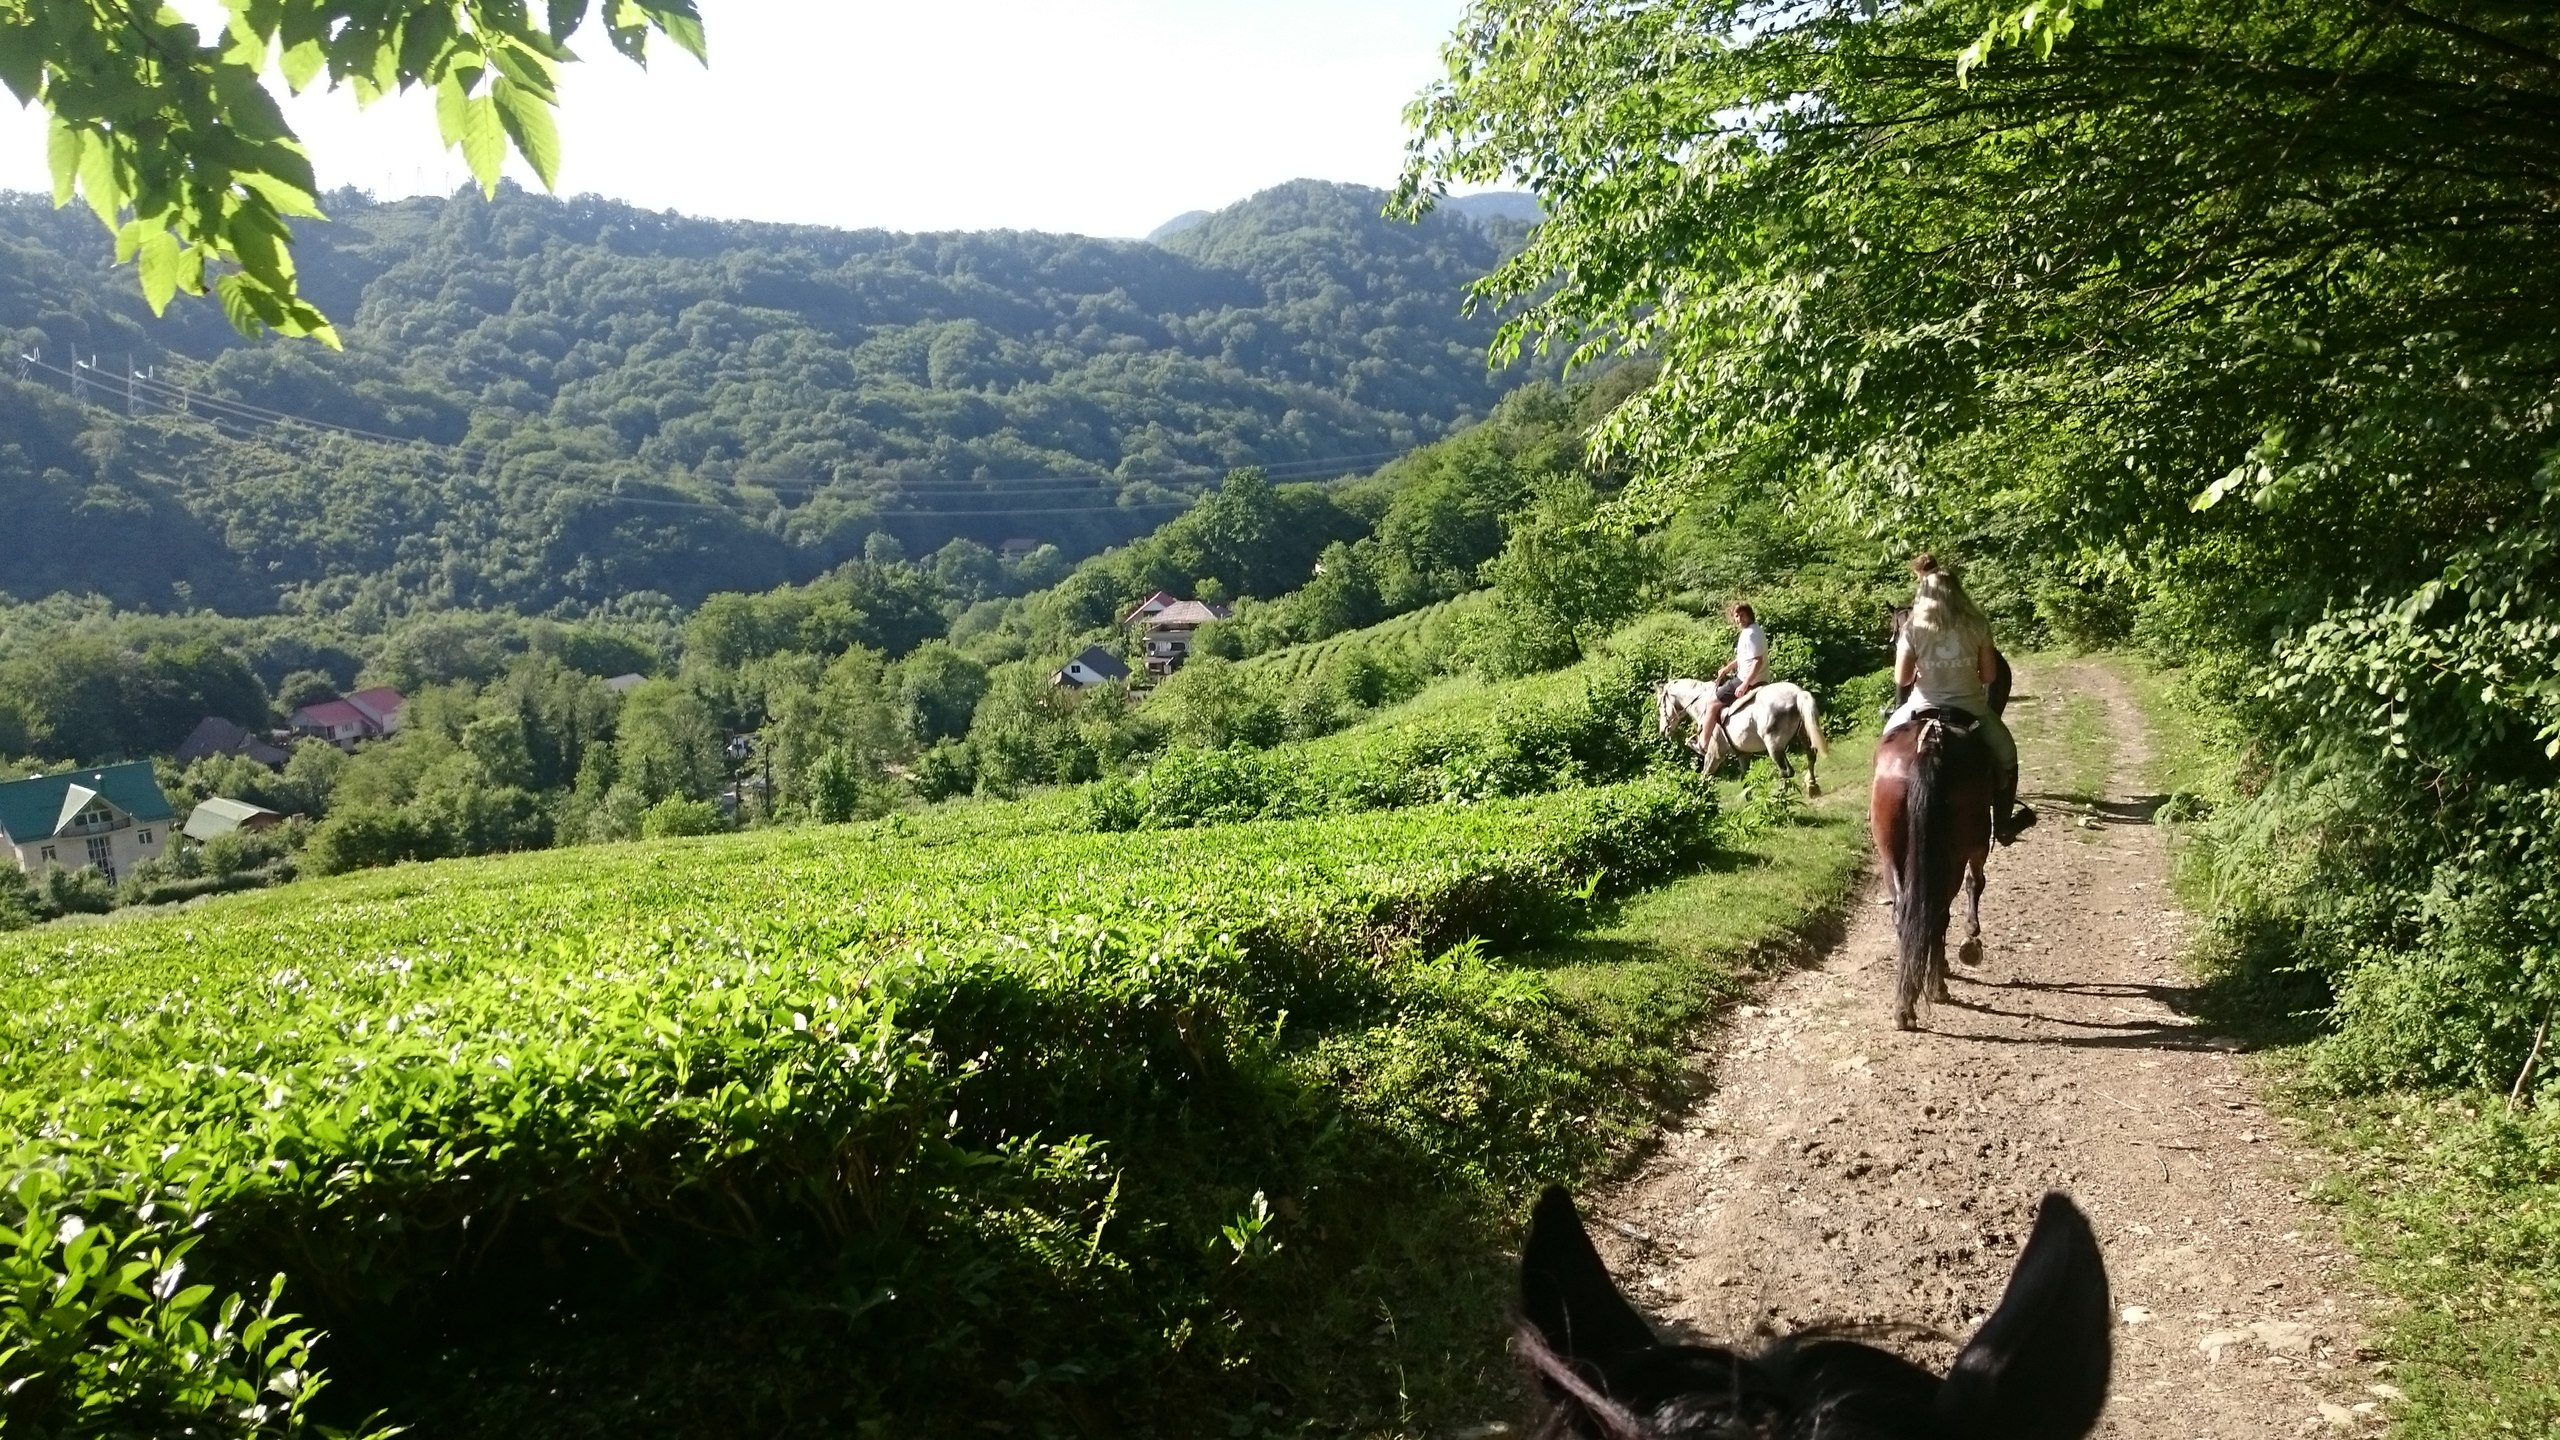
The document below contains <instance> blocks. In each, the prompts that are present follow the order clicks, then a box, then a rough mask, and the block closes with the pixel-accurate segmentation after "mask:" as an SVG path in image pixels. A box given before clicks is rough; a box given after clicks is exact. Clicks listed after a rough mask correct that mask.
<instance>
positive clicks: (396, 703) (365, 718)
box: [292, 685, 409, 750]
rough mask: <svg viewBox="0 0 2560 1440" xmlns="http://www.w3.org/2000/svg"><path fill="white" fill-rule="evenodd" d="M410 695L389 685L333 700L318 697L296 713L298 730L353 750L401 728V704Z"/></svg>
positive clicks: (403, 703) (295, 730) (295, 720)
mask: <svg viewBox="0 0 2560 1440" xmlns="http://www.w3.org/2000/svg"><path fill="white" fill-rule="evenodd" d="M408 703H409V701H408V697H406V696H404V695H402V694H401V693H400V692H399V691H397V690H394V689H392V688H391V687H390V686H388V685H378V686H375V687H374V688H373V689H370V690H358V691H357V692H355V693H354V694H352V695H341V696H338V697H336V698H335V699H330V700H315V701H313V702H311V703H310V704H308V705H305V706H303V707H302V708H301V709H299V710H296V711H294V712H293V718H292V724H293V729H294V733H296V734H299V735H316V736H318V737H319V738H321V739H323V740H327V741H331V742H333V743H335V744H337V745H339V746H342V747H344V748H346V749H349V750H352V749H354V748H355V747H356V745H357V743H358V742H360V741H365V740H379V739H381V738H382V737H383V736H385V735H396V734H398V733H399V731H400V707H401V706H403V705H406V704H408Z"/></svg>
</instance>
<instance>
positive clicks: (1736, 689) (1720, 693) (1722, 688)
mask: <svg viewBox="0 0 2560 1440" xmlns="http://www.w3.org/2000/svg"><path fill="white" fill-rule="evenodd" d="M1741 693H1742V677H1741V676H1739V675H1727V676H1726V677H1724V678H1723V679H1721V680H1719V681H1717V682H1716V703H1717V704H1719V705H1730V704H1732V703H1733V697H1734V696H1736V695H1739V694H1741Z"/></svg>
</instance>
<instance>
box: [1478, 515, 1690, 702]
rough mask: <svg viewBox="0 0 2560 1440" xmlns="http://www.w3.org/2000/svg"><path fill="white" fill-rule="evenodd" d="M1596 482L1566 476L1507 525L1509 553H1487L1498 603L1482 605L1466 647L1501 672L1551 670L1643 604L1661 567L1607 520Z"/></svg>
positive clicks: (1487, 669)
mask: <svg viewBox="0 0 2560 1440" xmlns="http://www.w3.org/2000/svg"><path fill="white" fill-rule="evenodd" d="M1598 515H1599V501H1598V496H1597V495H1596V494H1594V493H1593V491H1592V489H1591V486H1590V485H1589V483H1588V482H1585V481H1582V480H1580V479H1578V478H1577V479H1573V480H1568V481H1561V482H1557V483H1555V484H1552V485H1550V486H1548V487H1546V488H1545V489H1543V490H1541V491H1540V492H1539V494H1538V497H1537V500H1536V503H1535V504H1533V505H1532V506H1530V508H1529V509H1527V510H1526V511H1524V512H1522V513H1521V514H1519V515H1517V516H1515V517H1513V518H1512V519H1511V520H1510V521H1509V522H1508V523H1506V525H1505V526H1504V530H1505V534H1504V537H1503V543H1502V553H1501V554H1499V555H1496V556H1495V557H1494V558H1493V559H1491V560H1489V561H1487V562H1485V567H1484V578H1485V579H1486V580H1487V581H1489V582H1491V584H1492V586H1493V595H1494V599H1493V604H1492V605H1491V606H1490V607H1489V608H1487V609H1486V610H1483V611H1480V612H1478V614H1477V616H1476V626H1475V628H1474V629H1473V630H1472V631H1471V632H1470V633H1469V634H1468V635H1467V636H1466V639H1465V641H1464V648H1465V650H1466V654H1467V658H1468V659H1469V661H1470V662H1472V663H1473V664H1474V665H1475V667H1476V668H1477V669H1479V670H1482V671H1483V672H1484V673H1486V674H1488V675H1492V676H1497V677H1499V676H1510V675H1528V674H1532V673H1535V672H1537V671H1540V670H1551V669H1554V668H1555V667H1556V666H1558V665H1561V664H1565V663H1568V662H1570V661H1572V660H1574V659H1576V658H1578V657H1580V656H1581V655H1582V654H1583V652H1584V647H1585V646H1586V645H1588V644H1589V643H1591V642H1592V641H1595V640H1597V639H1598V638H1599V637H1600V636H1602V635H1605V634H1607V633H1608V632H1609V631H1610V630H1611V629H1613V628H1614V627H1615V626H1616V625H1617V624H1618V622H1619V621H1621V620H1624V619H1626V618H1627V617H1628V616H1631V615H1634V614H1636V613H1638V612H1639V611H1641V610H1642V609H1644V605H1645V599H1646V594H1645V590H1646V581H1647V579H1648V576H1649V572H1650V571H1651V569H1652V567H1651V565H1650V564H1649V563H1648V556H1647V554H1646V547H1645V546H1644V545H1643V544H1642V543H1641V542H1640V541H1638V540H1636V539H1634V538H1633V537H1631V536H1628V535H1625V534H1622V533H1617V532H1614V531H1611V530H1608V529H1604V528H1602V527H1601V526H1600V525H1599V524H1598V523H1597V522H1598Z"/></svg>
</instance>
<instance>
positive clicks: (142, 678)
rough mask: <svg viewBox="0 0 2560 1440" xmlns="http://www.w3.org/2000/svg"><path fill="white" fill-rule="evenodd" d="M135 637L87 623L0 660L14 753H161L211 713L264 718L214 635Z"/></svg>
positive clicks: (258, 694) (258, 722) (247, 678)
mask: <svg viewBox="0 0 2560 1440" xmlns="http://www.w3.org/2000/svg"><path fill="white" fill-rule="evenodd" d="M133 638H134V639H136V640H138V641H139V642H140V643H121V642H123V641H124V640H125V637H120V636H115V635H112V634H107V633H100V632H99V631H98V630H95V629H90V628H83V629H80V630H75V631H72V632H71V633H68V634H57V635H55V636H53V637H51V639H50V640H49V642H48V643H46V644H44V645H41V646H37V647H32V648H29V649H27V650H23V651H20V652H18V653H16V654H14V655H11V656H9V657H8V658H7V659H6V660H5V661H0V697H6V699H5V702H0V704H5V706H6V708H7V710H8V711H10V712H11V713H12V715H13V716H14V720H15V723H14V725H12V726H11V727H10V728H13V729H15V730H16V731H17V733H16V734H15V735H14V736H0V738H6V739H9V740H11V741H12V743H13V745H14V748H15V749H16V751H17V752H18V753H30V752H32V753H35V754H40V755H43V756H46V757H48V758H52V759H65V760H69V759H79V760H88V761H92V762H102V761H108V760H119V759H137V758H140V757H143V756H146V755H151V754H154V753H165V752H166V751H168V750H170V749H173V748H175V746H176V745H177V743H178V742H179V741H180V740H183V739H185V738H186V734H187V732H188V731H190V730H192V729H194V728H195V726H196V722H197V721H199V720H202V719H203V718H204V717H205V716H207V715H219V716H222V717H224V718H226V719H229V720H234V721H237V722H239V723H241V724H243V725H247V726H251V727H254V728H263V727H264V725H265V723H266V719H267V697H266V693H265V692H264V691H263V690H262V689H260V687H259V685H258V681H257V677H256V676H254V675H252V674H251V673H250V672H249V668H248V666H247V665H246V664H245V663H243V662H242V661H241V659H240V658H239V657H238V656H237V655H235V654H233V653H232V652H231V651H229V650H228V649H226V648H224V647H223V646H222V645H220V644H219V643H217V642H216V641H215V640H213V639H212V638H211V637H209V636H204V635H195V636H189V637H186V638H178V637H176V636H166V635H164V636H154V637H150V638H148V639H144V638H142V637H138V636H137V637H133ZM0 723H5V722H0Z"/></svg>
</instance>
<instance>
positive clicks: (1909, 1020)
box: [1893, 1015, 1920, 1030]
mask: <svg viewBox="0 0 2560 1440" xmlns="http://www.w3.org/2000/svg"><path fill="white" fill-rule="evenodd" d="M1893 1028H1894V1029H1896V1030H1917V1029H1919V1028H1920V1020H1919V1017H1917V1016H1913V1015H1896V1016H1894V1017H1893Z"/></svg>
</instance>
